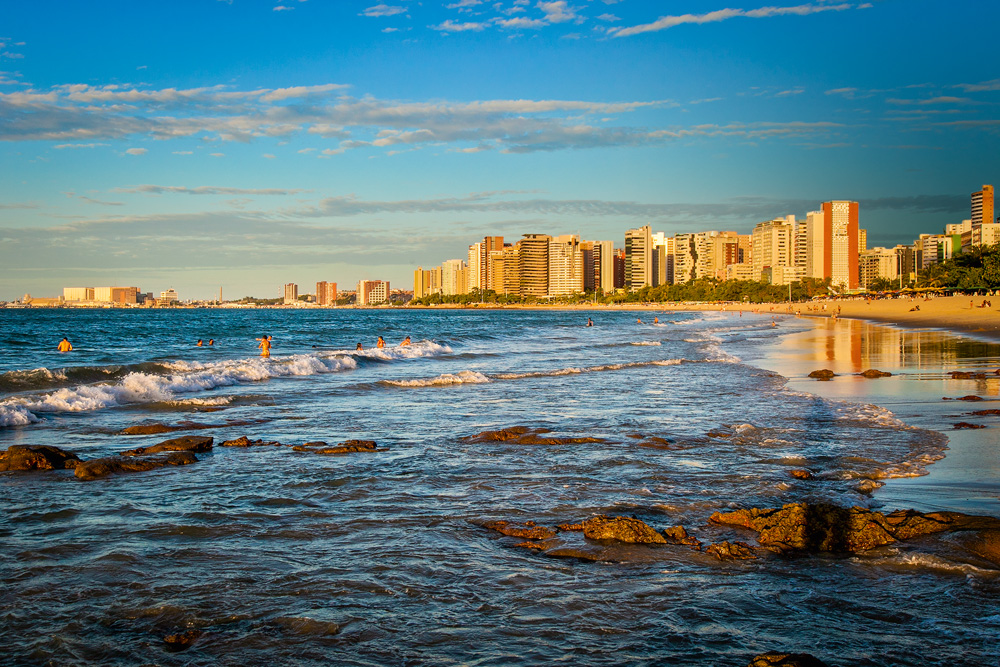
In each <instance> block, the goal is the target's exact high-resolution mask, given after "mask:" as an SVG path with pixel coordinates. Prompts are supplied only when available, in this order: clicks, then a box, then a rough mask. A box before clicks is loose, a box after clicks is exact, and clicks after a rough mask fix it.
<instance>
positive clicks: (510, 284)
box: [493, 243, 521, 296]
mask: <svg viewBox="0 0 1000 667" xmlns="http://www.w3.org/2000/svg"><path fill="white" fill-rule="evenodd" d="M493 261H494V262H495V263H496V264H497V265H498V266H499V271H498V274H497V275H498V279H497V285H496V292H497V294H498V295H503V296H521V244H520V243H518V244H517V245H507V246H504V249H503V250H501V251H500V256H499V257H495V258H494V259H493Z"/></svg>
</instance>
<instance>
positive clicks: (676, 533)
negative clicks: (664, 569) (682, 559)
mask: <svg viewBox="0 0 1000 667" xmlns="http://www.w3.org/2000/svg"><path fill="white" fill-rule="evenodd" d="M663 535H664V537H666V538H667V539H668V540H673V541H674V542H677V543H678V544H684V545H686V546H689V547H694V548H695V549H701V541H699V540H698V539H697V538H695V537H691V536H690V535H688V532H687V531H686V530H684V526H671V527H670V528H664V529H663Z"/></svg>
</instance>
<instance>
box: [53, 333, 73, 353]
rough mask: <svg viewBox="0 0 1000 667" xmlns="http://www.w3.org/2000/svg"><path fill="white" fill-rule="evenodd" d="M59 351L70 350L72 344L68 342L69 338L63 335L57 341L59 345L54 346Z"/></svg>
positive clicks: (71, 349)
mask: <svg viewBox="0 0 1000 667" xmlns="http://www.w3.org/2000/svg"><path fill="white" fill-rule="evenodd" d="M56 350H58V351H59V352H72V351H73V344H72V343H70V342H69V339H68V338H66V337H65V336H63V339H62V340H61V341H59V346H58V347H56Z"/></svg>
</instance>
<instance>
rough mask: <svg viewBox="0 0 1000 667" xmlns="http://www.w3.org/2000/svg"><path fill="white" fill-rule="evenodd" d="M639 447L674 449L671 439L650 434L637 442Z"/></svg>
mask: <svg viewBox="0 0 1000 667" xmlns="http://www.w3.org/2000/svg"><path fill="white" fill-rule="evenodd" d="M639 446H640V447H650V448H652V449H674V448H675V447H674V443H673V441H672V440H667V439H666V438H661V437H659V436H656V435H650V436H647V437H646V438H644V439H643V441H642V442H640V443H639Z"/></svg>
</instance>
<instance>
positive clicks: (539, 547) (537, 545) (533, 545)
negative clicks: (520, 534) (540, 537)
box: [514, 542, 545, 551]
mask: <svg viewBox="0 0 1000 667" xmlns="http://www.w3.org/2000/svg"><path fill="white" fill-rule="evenodd" d="M514 548H521V549H533V550H534V551H544V550H545V545H544V544H542V543H541V542H519V543H517V544H515V545H514Z"/></svg>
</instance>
